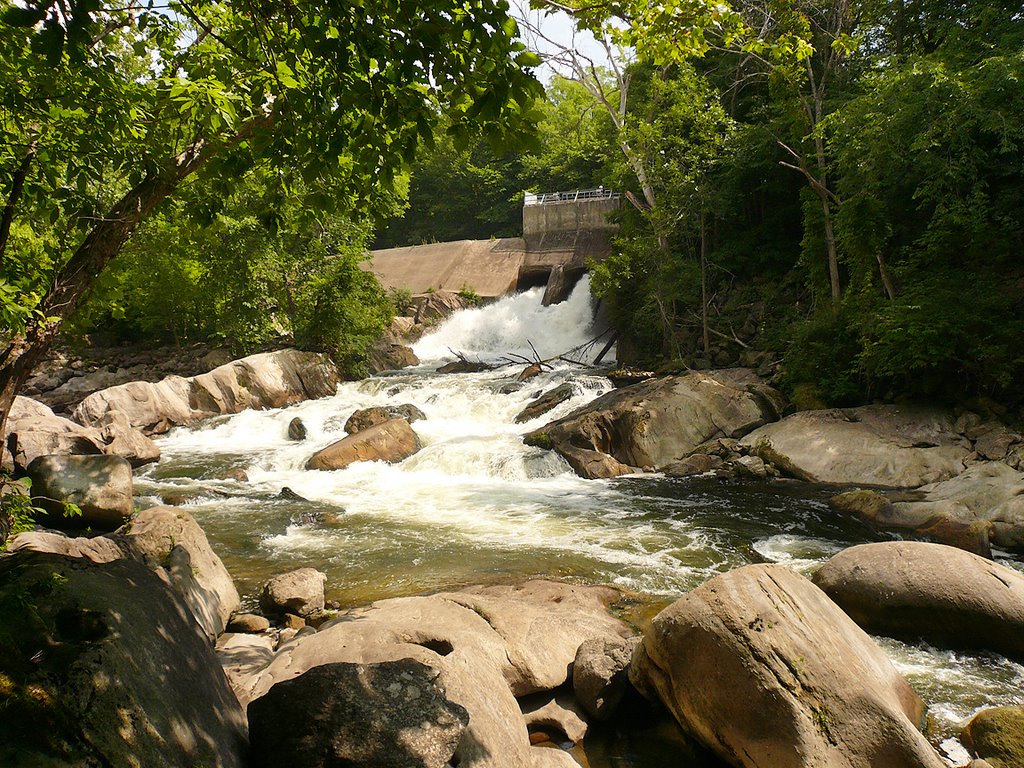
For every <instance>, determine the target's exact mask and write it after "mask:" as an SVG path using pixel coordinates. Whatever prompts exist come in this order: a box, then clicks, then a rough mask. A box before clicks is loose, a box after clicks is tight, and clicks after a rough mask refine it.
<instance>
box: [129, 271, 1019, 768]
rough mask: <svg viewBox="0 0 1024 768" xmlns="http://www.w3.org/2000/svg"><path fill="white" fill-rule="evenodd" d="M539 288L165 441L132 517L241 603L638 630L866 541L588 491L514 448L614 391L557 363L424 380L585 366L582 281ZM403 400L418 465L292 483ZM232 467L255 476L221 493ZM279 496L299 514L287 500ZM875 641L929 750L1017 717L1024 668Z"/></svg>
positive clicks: (633, 487) (815, 503) (834, 529)
mask: <svg viewBox="0 0 1024 768" xmlns="http://www.w3.org/2000/svg"><path fill="white" fill-rule="evenodd" d="M541 292H542V289H534V290H531V291H527V292H526V293H523V294H519V295H517V296H513V297H507V298H505V299H502V300H500V301H498V302H496V303H494V304H491V305H489V306H486V307H483V308H479V309H471V310H465V311H462V312H459V313H457V314H456V315H454V316H452V317H451V318H450V319H449V320H447V321H446V322H445V323H443V324H442V325H440V326H439V327H438V328H437V329H436V330H434V331H433V332H432V333H431V334H429V335H428V336H425V337H424V338H423V339H422V340H420V341H419V342H418V343H417V344H416V345H415V347H414V349H415V351H416V354H417V355H418V356H419V358H420V360H421V361H422V363H421V365H420V366H419V367H417V368H414V369H405V370H404V371H402V372H401V373H397V374H394V375H387V376H380V377H375V378H371V379H367V380H364V381H359V382H351V383H346V384H343V385H341V386H340V387H339V388H338V392H337V394H336V395H335V396H334V397H331V398H325V399H322V400H316V401H310V402H306V403H301V404H299V405H295V406H292V407H289V408H284V409H279V410H273V411H245V412H243V413H240V414H237V415H235V416H229V417H220V418H215V419H211V420H209V421H207V422H204V423H202V424H200V425H198V426H194V427H191V428H179V429H176V430H173V431H172V432H170V433H169V434H168V435H166V436H165V437H163V438H161V439H160V440H159V444H160V447H161V449H162V451H163V458H162V459H161V460H160V462H159V463H158V464H156V465H152V466H150V467H148V468H146V469H145V470H143V471H142V472H141V473H140V474H139V476H138V477H137V482H136V487H137V493H139V494H140V503H142V504H144V505H146V504H154V503H160V501H161V499H162V498H164V499H169V498H171V497H176V499H175V500H176V501H177V502H179V503H180V502H184V503H185V505H186V508H187V509H188V511H189V512H190V513H192V514H193V515H194V516H195V517H196V519H197V520H198V521H199V522H200V524H201V525H202V526H203V528H204V529H205V530H206V532H207V535H208V536H209V538H210V540H211V541H212V543H213V545H214V547H215V548H216V550H217V551H218V553H219V554H220V555H221V557H222V558H223V559H224V561H225V564H226V565H227V567H228V569H229V570H230V571H231V573H232V574H233V576H234V577H235V580H236V582H237V583H238V586H239V590H240V591H241V592H242V593H243V596H244V597H243V600H244V601H245V602H246V604H247V605H249V606H254V605H255V602H256V598H257V596H258V590H259V586H260V584H261V582H262V581H264V580H265V579H266V578H268V577H269V576H271V575H273V574H276V573H280V572H283V571H286V570H290V569H293V568H298V567H303V566H312V567H314V568H317V569H319V570H321V571H324V572H325V573H326V574H327V576H328V581H327V584H328V598H329V599H333V600H336V601H338V602H339V603H341V604H342V605H343V606H345V607H348V606H354V605H361V604H366V603H368V602H371V601H373V600H377V599H381V598H385V597H394V596H400V595H410V594H418V593H423V592H428V591H439V590H444V589H454V588H458V587H461V586H466V585H469V584H479V583H499V582H506V583H507V582H514V581H521V580H523V579H526V578H530V577H538V576H542V577H549V578H559V579H570V580H575V581H578V582H583V583H611V584H616V585H618V586H621V587H623V588H625V589H627V590H630V591H631V592H635V593H637V595H638V599H637V601H636V607H635V611H634V613H633V614H632V615H631V616H630V617H629V618H631V619H632V620H633V621H634V622H635V623H637V624H638V625H640V626H642V625H643V623H644V621H645V620H646V619H647V618H649V617H650V615H653V613H654V612H656V610H658V609H659V608H660V607H662V606H664V605H666V604H667V603H669V602H671V600H672V599H674V598H675V597H678V596H679V595H680V594H681V593H683V592H685V591H687V590H689V589H691V588H693V587H695V586H696V585H698V584H700V583H702V582H703V581H706V580H707V579H708V578H710V577H712V576H714V575H716V574H718V573H722V572H725V571H727V570H729V569H731V568H735V567H738V566H740V565H745V564H747V563H752V562H766V561H768V562H778V563H784V564H787V565H789V566H790V567H793V568H795V569H797V570H799V571H801V572H804V573H808V572H810V571H812V570H813V569H814V568H815V567H816V566H817V565H818V564H820V563H821V562H822V561H824V560H826V559H828V558H829V557H830V556H831V555H833V554H835V553H836V552H838V551H839V550H841V549H842V548H844V547H847V546H850V545H852V544H857V543H862V542H865V541H872V540H876V539H877V538H878V537H877V535H876V534H874V533H873V532H871V531H870V530H869V529H867V528H865V527H864V526H862V525H861V524H859V523H857V522H856V521H853V520H849V519H846V518H838V517H837V516H836V515H834V514H833V513H832V512H830V510H829V509H828V507H827V505H826V503H825V500H826V499H827V498H828V496H829V495H830V493H832V492H834V491H832V492H830V491H828V490H826V489H821V488H815V487H812V486H808V485H806V484H800V483H785V482H778V483H772V484H767V483H755V482H736V481H720V480H715V479H708V478H685V479H682V478H667V477H663V476H660V475H643V476H633V477H625V478H618V479H615V480H607V481H605V480H583V479H581V478H578V477H576V476H575V475H574V474H573V472H572V471H571V470H570V469H569V467H568V465H567V464H566V463H565V462H564V461H563V460H562V459H561V458H560V457H558V456H556V455H555V454H554V453H552V452H548V451H544V450H541V449H536V448H529V447H527V446H525V445H523V443H522V439H521V435H522V434H523V433H525V432H527V431H529V430H531V429H534V428H537V427H540V426H542V425H544V424H546V423H547V422H548V421H550V420H552V419H554V418H558V417H559V416H562V415H565V414H566V413H569V412H570V411H571V410H573V409H575V408H577V407H579V406H581V405H583V404H585V403H587V402H589V401H590V400H592V399H594V398H595V397H597V396H599V395H600V394H602V393H603V392H606V391H608V390H609V389H610V388H611V385H610V384H609V382H608V380H607V378H605V377H604V376H602V375H601V372H600V371H596V370H594V369H592V368H589V367H585V366H581V365H574V364H571V363H568V362H562V361H559V362H557V363H556V364H555V366H556V367H555V368H554V369H553V370H550V371H545V372H544V373H542V374H541V375H539V376H537V377H535V378H532V379H530V380H529V381H527V382H525V383H522V384H518V383H517V382H516V381H515V377H516V375H517V374H518V373H519V372H520V371H521V370H522V369H523V367H524V365H523V363H522V362H517V363H516V364H508V365H504V366H503V367H498V368H495V369H493V370H490V371H486V372H483V373H475V374H449V375H439V374H437V373H435V370H436V368H437V367H438V366H439V365H440V364H441V363H443V362H448V361H450V360H452V359H453V358H454V355H453V354H452V350H455V351H458V352H460V353H461V354H463V355H465V356H466V357H467V358H469V359H480V360H484V361H489V362H492V363H498V364H500V363H502V362H503V360H502V358H505V361H507V359H508V358H509V357H510V356H514V355H520V356H524V357H530V358H532V357H533V356H534V355H535V354H539V355H540V356H541V357H542V358H548V357H553V356H556V355H559V354H562V353H564V352H566V351H567V350H570V349H573V348H576V347H580V346H583V347H584V349H582V350H581V351H580V352H577V353H576V354H575V357H576V359H580V360H582V361H584V362H588V361H591V360H593V359H594V357H595V356H596V354H597V352H598V350H599V348H600V346H601V345H600V344H591V345H589V346H585V345H587V342H588V341H590V340H591V339H593V338H594V337H595V336H596V335H597V333H598V332H599V331H600V330H601V329H595V328H594V327H592V326H593V315H594V308H593V300H592V299H591V297H590V294H589V289H588V285H587V282H586V279H585V278H584V280H583V281H581V283H580V285H579V286H578V287H577V289H576V291H574V293H573V295H572V296H571V297H570V299H568V300H567V301H565V302H563V303H562V304H559V305H556V306H553V307H542V306H541V304H540V299H541ZM531 344H532V347H531ZM563 382H569V383H570V384H571V386H572V388H573V392H574V394H573V397H572V399H571V400H570V401H569V402H567V403H563V404H562V405H560V406H559V407H558V408H557V409H555V410H554V411H552V412H550V413H549V414H546V415H544V416H542V417H540V418H539V419H536V420H534V421H531V422H527V423H524V424H517V423H515V421H514V419H515V417H516V415H517V414H518V413H519V412H520V411H521V410H522V408H523V407H524V406H525V405H526V404H527V403H529V402H530V401H531V400H532V399H534V398H535V397H536V396H537V395H538V394H540V393H541V392H544V391H547V390H549V389H551V388H552V387H554V386H557V385H558V384H560V383H563ZM404 403H411V404H413V405H415V406H417V407H418V408H419V409H421V410H422V411H423V412H424V414H425V415H426V418H425V419H422V420H418V421H416V422H415V423H414V424H413V428H414V430H415V431H416V432H417V434H418V435H419V437H420V439H421V441H422V443H423V446H424V447H423V448H422V449H421V450H420V451H419V452H418V453H416V454H415V455H414V456H412V457H410V458H409V459H406V460H405V461H404V462H402V463H400V464H397V465H387V464H381V463H376V462H372V463H360V464H355V465H353V466H351V467H349V468H347V469H345V470H341V471H336V472H319V471H307V470H305V469H304V465H305V462H306V460H307V459H308V458H309V457H310V456H311V455H312V454H313V453H314V452H315V451H316V450H319V449H320V448H322V447H324V446H326V445H328V444H329V443H331V442H334V441H335V440H338V439H341V438H342V437H344V436H345V432H344V429H343V427H344V424H345V421H346V419H347V418H348V417H349V416H350V415H351V414H352V412H353V411H354V410H356V409H358V408H366V407H369V406H374V405H398V404H404ZM296 416H297V417H299V418H301V419H302V421H303V423H304V424H305V426H306V428H307V431H308V437H307V439H306V440H305V441H303V442H294V441H290V440H289V439H288V437H287V427H288V423H289V422H290V421H291V420H292V419H293V418H295V417H296ZM237 470H242V471H244V472H245V475H246V476H247V480H236V479H224V478H225V477H228V476H229V475H230V474H231V473H232V472H233V471H237ZM283 488H289V489H291V491H293V492H294V493H295V494H298V495H299V496H301V497H303V498H304V499H306V501H297V500H294V499H288V498H281V497H280V493H281V490H282V489H283ZM1007 564H1009V565H1012V566H1014V567H1020V565H1019V564H1018V563H1016V562H1015V561H1012V560H1007ZM880 642H881V643H882V645H883V647H884V648H885V650H886V651H887V652H888V653H889V655H890V657H891V658H892V659H893V661H894V662H895V664H896V665H897V667H898V668H899V669H900V670H901V671H902V672H903V673H904V674H905V675H907V677H908V678H909V679H910V681H911V684H912V685H913V686H914V687H915V689H916V690H917V691H918V692H919V693H920V694H921V696H922V698H924V699H925V701H926V702H928V703H929V705H930V708H931V709H930V712H931V717H932V722H933V728H932V734H931V736H932V738H933V740H934V741H935V743H936V744H939V743H940V742H943V743H944V745H945V748H946V749H947V750H952V751H953V753H954V754H960V756H961V757H962V756H963V755H962V748H959V745H957V744H955V743H954V742H953V741H952V740H951V737H952V736H953V735H954V734H955V732H956V730H957V726H958V724H959V723H960V722H961V721H963V720H964V719H965V718H967V717H969V716H970V715H971V714H972V713H973V712H974V711H976V710H977V709H979V708H981V707H984V706H993V705H997V704H1009V703H1020V702H1021V698H1022V691H1024V667H1021V666H1020V665H1018V664H1015V663H1013V662H1011V661H1009V660H1007V659H1005V658H1003V657H1000V656H996V655H986V654H980V655H979V654H954V653H951V652H948V651H942V650H937V649H934V648H930V647H928V646H924V645H915V644H907V643H902V642H899V641H895V640H889V639H880ZM672 739H673V737H672V736H671V734H669V735H665V733H663V732H662V731H658V732H651V733H648V732H647V731H644V732H643V733H642V734H641V735H640V736H638V735H637V733H636V732H633V733H627V732H616V733H609V732H606V733H605V735H604V736H603V737H601V736H600V735H599V736H597V737H595V739H594V740H593V744H592V747H591V748H588V755H587V756H588V758H589V761H590V765H591V766H592V767H593V768H598V767H599V766H649V767H650V768H653V767H654V766H661V765H665V764H666V761H665V759H664V753H663V752H659V750H664V749H669V748H674V747H673V744H672ZM588 741H590V739H589V737H588ZM659 745H660V746H659ZM677 764H680V765H683V764H685V765H692V766H697V765H705V764H708V765H710V764H712V763H707V762H706V761H702V759H700V758H697V757H694V758H692V759H691V760H689V762H685V763H677Z"/></svg>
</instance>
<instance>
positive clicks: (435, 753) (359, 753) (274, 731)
mask: <svg viewBox="0 0 1024 768" xmlns="http://www.w3.org/2000/svg"><path fill="white" fill-rule="evenodd" d="M437 678H438V672H437V670H436V669H433V668H431V667H429V666H427V665H425V664H422V663H420V662H418V661H413V660H412V659H399V660H398V661H388V662H382V663H379V664H349V663H332V664H323V665H321V666H317V667H313V668H312V669H310V670H308V671H306V672H304V673H303V674H301V675H299V676H298V677H296V678H295V679H294V680H285V681H283V682H280V683H278V684H277V685H275V686H274V687H273V688H271V689H270V690H269V691H268V692H267V694H266V695H265V696H263V697H261V698H259V699H256V700H255V701H253V702H252V703H251V704H250V705H249V734H250V739H251V744H252V758H253V761H252V764H253V765H254V766H257V767H260V766H265V767H266V768H278V767H279V766H284V765H296V766H302V768H332V767H333V766H341V765H344V766H350V767H351V768H359V767H360V766H364V767H365V768H380V767H381V766H407V767H408V768H414V767H415V768H444V767H445V766H447V765H448V761H449V759H450V758H451V757H452V755H453V754H454V752H455V749H456V747H457V746H458V744H459V740H460V739H461V737H462V733H463V731H464V730H465V729H466V726H467V725H468V723H469V713H468V712H466V710H465V709H464V708H463V707H461V706H460V705H458V704H456V703H455V702H453V701H451V700H450V699H449V698H448V697H447V696H446V695H445V692H444V689H443V688H442V687H441V686H440V685H439V684H438V681H437Z"/></svg>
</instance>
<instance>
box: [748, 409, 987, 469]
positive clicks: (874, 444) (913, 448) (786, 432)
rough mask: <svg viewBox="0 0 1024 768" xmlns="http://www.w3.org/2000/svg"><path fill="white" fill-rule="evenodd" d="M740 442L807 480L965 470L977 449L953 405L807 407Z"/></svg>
mask: <svg viewBox="0 0 1024 768" xmlns="http://www.w3.org/2000/svg"><path fill="white" fill-rule="evenodd" d="M740 445H741V446H742V447H744V448H746V449H747V450H748V451H749V452H750V453H752V454H756V455H757V456H759V457H760V458H762V459H763V460H764V461H766V462H768V463H770V464H773V465H775V466H776V467H777V468H778V469H779V470H780V471H782V472H783V473H784V474H787V475H789V476H791V477H796V478H798V479H800V480H806V481H808V482H812V483H862V484H865V485H877V486H888V487H894V488H916V487H918V486H921V485H924V484H926V483H934V482H938V481H940V480H946V479H948V478H950V477H953V476H955V475H958V474H960V473H961V472H963V470H964V462H965V461H966V459H967V457H968V456H969V455H970V443H969V442H968V441H967V440H966V439H965V438H963V437H962V436H961V435H960V434H959V433H958V432H957V431H956V429H955V421H954V418H953V415H952V414H951V413H948V412H946V411H943V410H937V409H933V408H928V407H924V406H918V407H914V406H902V405H866V406H863V407H860V408H847V409H831V410H823V411H801V412H799V413H794V414H793V415H791V416H787V417H786V418H784V419H783V420H782V421H779V422H776V423H774V424H767V425H765V426H763V427H760V428H759V429H756V430H754V431H753V432H751V433H750V434H748V435H747V436H746V437H744V438H743V439H742V440H741V441H740Z"/></svg>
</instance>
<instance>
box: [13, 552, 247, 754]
mask: <svg viewBox="0 0 1024 768" xmlns="http://www.w3.org/2000/svg"><path fill="white" fill-rule="evenodd" d="M26 601H27V602H26ZM0 604H3V605H13V604H18V605H19V606H21V607H20V608H19V610H20V613H19V616H20V618H19V620H18V621H12V622H6V623H5V628H4V632H3V633H0V673H2V678H3V682H4V684H3V686H2V688H0V707H2V708H3V712H4V716H3V717H2V718H0V764H2V765H5V766H10V767H11V768H16V767H20V766H26V767H27V766H33V767H34V766H41V765H54V766H56V765H105V766H151V765H159V766H171V767H172V768H194V766H197V765H205V766H210V768H214V767H215V766H216V767H218V768H235V767H236V766H238V767H239V768H240V767H241V766H243V765H245V764H246V763H245V753H246V747H247V744H246V725H245V716H244V713H243V712H242V709H241V708H240V707H239V704H238V701H237V700H236V698H235V697H234V695H232V692H231V689H230V687H229V686H228V683H227V679H226V678H225V676H224V673H223V671H222V669H221V666H220V664H219V663H218V661H217V658H216V656H215V654H214V651H213V648H212V647H211V646H210V644H209V643H208V642H207V640H206V637H205V636H204V634H203V633H202V631H201V630H200V628H199V627H198V625H197V624H196V623H195V622H194V621H193V620H192V617H191V615H190V613H189V611H188V609H187V608H186V607H185V606H184V605H183V604H182V602H181V600H180V598H179V596H178V595H177V594H176V593H175V592H174V591H173V590H172V589H171V588H170V587H169V586H168V585H167V584H166V583H165V582H164V581H163V580H162V579H161V578H159V577H158V576H157V575H156V574H155V573H153V572H152V571H151V570H149V569H148V568H146V567H144V566H143V565H141V564H140V563H136V562H133V561H131V560H115V561H113V562H108V563H94V562H92V561H91V560H89V559H84V558H69V557H63V556H60V555H54V554H49V553H43V552H25V551H22V552H17V553H15V554H14V555H10V556H5V557H2V558H0Z"/></svg>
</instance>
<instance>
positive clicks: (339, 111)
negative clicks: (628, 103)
mask: <svg viewBox="0 0 1024 768" xmlns="http://www.w3.org/2000/svg"><path fill="white" fill-rule="evenodd" d="M4 6H5V7H4V10H3V13H2V24H3V35H0V70H2V75H0V104H2V105H3V106H2V108H0V110H2V111H0V131H2V138H0V189H2V194H3V197H4V203H5V207H4V211H5V212H4V215H3V218H2V219H0V223H2V226H0V233H2V234H3V237H2V238H0V248H2V251H0V257H2V259H3V262H2V263H3V265H4V269H3V276H2V279H3V283H2V284H0V302H2V303H3V316H4V319H5V321H6V323H7V327H6V331H7V334H6V335H7V338H6V339H5V341H6V346H5V348H4V349H3V351H2V352H0V426H2V423H3V420H4V419H5V418H6V413H7V411H8V410H9V408H10V404H11V403H12V402H13V398H14V396H15V394H16V393H17V390H18V388H19V387H20V386H21V385H22V383H23V382H24V381H25V379H26V377H27V375H28V373H29V371H30V370H31V368H32V367H33V365H35V363H36V362H38V360H39V359H40V358H41V356H42V355H43V354H44V353H45V351H46V349H47V348H48V346H49V345H50V344H51V343H52V341H53V338H54V336H55V334H56V332H57V330H58V328H59V327H60V325H61V323H62V322H63V320H65V319H66V318H68V317H69V316H70V315H71V314H72V313H73V312H74V310H75V309H76V308H77V307H78V306H79V305H80V303H81V302H82V300H83V298H84V297H85V296H86V294H87V293H88V292H89V290H90V287H91V286H92V285H93V283H94V281H95V279H96V277H97V276H98V275H99V274H100V273H101V272H102V271H103V270H104V269H105V268H106V266H107V264H108V263H109V262H110V260H111V259H113V258H114V257H116V256H117V254H118V253H119V251H120V250H121V248H122V247H123V246H124V244H125V242H126V241H127V240H128V239H129V238H130V237H131V236H132V234H133V233H134V232H135V230H136V228H137V227H138V226H139V225H140V223H141V222H143V221H144V220H145V219H146V218H147V217H148V216H149V215H150V214H151V213H152V212H153V211H154V210H156V209H157V208H158V207H159V206H160V205H161V203H162V202H163V201H164V200H165V199H167V198H168V197H171V196H174V195H175V194H176V193H177V192H178V191H179V190H180V189H181V188H182V187H183V186H184V185H185V184H187V183H189V182H190V181H191V180H192V179H193V178H195V177H198V176H202V177H203V178H205V179H214V180H216V179H226V180H230V179H235V178H238V177H240V176H241V175H242V174H244V173H245V172H247V171H248V170H249V169H251V168H253V167H256V166H264V167H266V166H270V165H272V166H273V168H274V169H275V171H276V173H277V174H278V175H279V176H280V178H281V181H282V183H283V184H284V185H286V186H291V187H294V188H296V189H301V190H302V194H303V195H304V198H305V207H306V209H307V210H308V211H310V212H311V213H312V214H313V215H319V216H323V215H325V214H328V213H331V212H336V211H337V212H345V211H351V210H354V209H356V208H367V207H369V208H372V206H373V201H374V200H375V197H376V195H375V193H376V192H377V191H379V190H382V189H383V190H387V189H389V188H390V186H391V185H392V184H393V182H394V180H395V178H396V175H397V174H398V173H399V172H400V171H401V169H402V168H403V166H404V164H405V163H407V162H408V161H409V160H410V159H411V158H412V156H413V154H414V152H415V151H416V149H417V147H418V146H419V145H420V144H421V143H422V142H431V141H432V139H433V135H434V131H435V128H436V126H437V125H438V123H439V121H440V120H441V119H442V118H443V119H444V120H445V122H446V125H447V131H448V132H449V133H450V134H451V135H452V136H453V138H454V139H455V140H456V141H458V142H465V141H467V140H468V139H469V138H470V137H472V136H475V135H478V134H482V135H483V136H485V137H486V138H487V139H488V140H490V141H492V142H494V143H496V144H500V143H517V142H519V143H522V142H527V141H529V140H530V137H531V136H532V135H533V132H534V126H535V123H536V120H537V118H538V117H539V113H538V112H537V111H536V110H535V107H534V101H535V100H536V99H537V98H538V97H539V96H540V95H541V93H542V89H541V86H540V84H539V83H538V82H537V81H536V79H535V78H534V77H533V75H532V74H531V72H530V68H531V67H532V66H534V65H535V64H536V63H537V60H536V57H535V56H534V55H533V54H531V53H529V52H527V51H525V50H524V48H523V47H522V45H521V44H520V43H519V42H518V41H517V39H516V38H517V27H516V24H515V22H514V21H512V20H511V19H510V18H509V16H508V12H507V11H508V9H507V5H506V4H505V3H504V2H502V1H501V0H468V2H467V1H460V2H453V1H452V0H434V1H433V2H426V3H417V4H415V5H411V4H408V3H403V2H398V1H397V0H371V2H367V3H361V4H358V5H357V4H352V3H347V2H327V3H317V4H303V5H301V6H300V5H296V4H293V3H292V2H290V1H289V0H271V1H270V2H261V1H259V0H252V2H240V3H232V4H230V5H229V4H226V3H211V2H184V1H182V2H171V3H169V4H168V5H166V6H159V7H157V6H151V5H147V4H142V3H139V2H135V0H132V1H131V2H128V3H127V4H124V3H119V4H108V3H103V2H100V0H84V1H83V2H79V3H74V4H70V5H68V4H65V3H63V2H59V1H58V2H47V1H46V0H44V1H43V2H39V3H30V4H28V5H22V4H15V3H12V2H5V3H4ZM300 182H301V184H300ZM7 232H10V233H11V234H10V235H9V236H8V235H7V234H6V233H7Z"/></svg>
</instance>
